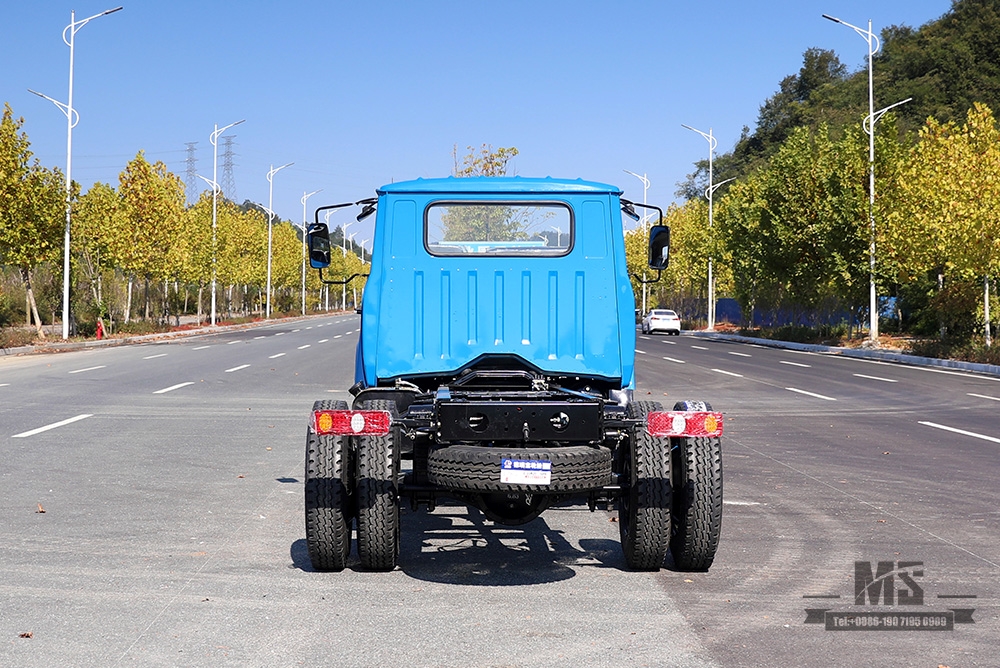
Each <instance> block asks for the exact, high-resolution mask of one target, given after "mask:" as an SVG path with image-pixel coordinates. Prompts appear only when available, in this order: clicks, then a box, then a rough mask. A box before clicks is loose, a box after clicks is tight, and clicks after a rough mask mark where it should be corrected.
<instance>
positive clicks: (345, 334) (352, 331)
mask: <svg viewBox="0 0 1000 668" xmlns="http://www.w3.org/2000/svg"><path fill="white" fill-rule="evenodd" d="M353 333H354V330H353V329H352V330H350V331H348V332H344V336H347V335H348V334H353Z"/></svg>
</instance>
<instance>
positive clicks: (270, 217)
mask: <svg viewBox="0 0 1000 668" xmlns="http://www.w3.org/2000/svg"><path fill="white" fill-rule="evenodd" d="M294 164H295V163H294V162H287V163H285V164H284V165H282V166H281V167H278V168H277V169H275V167H274V165H271V170H270V171H269V172H268V173H267V295H266V299H267V307H266V308H265V310H264V318H265V319H269V318H270V317H271V236H272V234H271V233H272V227H273V225H274V205H273V202H274V175H275V174H277V173H278V172H280V171H281V170H283V169H284V168H285V167H291V166H292V165H294Z"/></svg>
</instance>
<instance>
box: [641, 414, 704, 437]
mask: <svg viewBox="0 0 1000 668" xmlns="http://www.w3.org/2000/svg"><path fill="white" fill-rule="evenodd" d="M646 431H647V432H649V435H650V436H656V437H658V438H662V437H666V436H713V437H714V436H722V413H712V412H707V411H662V412H654V413H650V414H649V415H648V416H646Z"/></svg>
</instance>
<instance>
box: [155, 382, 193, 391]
mask: <svg viewBox="0 0 1000 668" xmlns="http://www.w3.org/2000/svg"><path fill="white" fill-rule="evenodd" d="M188 385H194V381H188V382H186V383H177V384H176V385H171V386H170V387H165V388H163V389H162V390H157V391H156V392H153V394H166V393H167V392H173V391H174V390H179V389H180V388H182V387H187V386H188Z"/></svg>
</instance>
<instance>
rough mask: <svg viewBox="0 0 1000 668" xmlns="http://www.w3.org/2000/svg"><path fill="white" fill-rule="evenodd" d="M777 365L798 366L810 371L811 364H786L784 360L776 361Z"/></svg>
mask: <svg viewBox="0 0 1000 668" xmlns="http://www.w3.org/2000/svg"><path fill="white" fill-rule="evenodd" d="M778 364H787V365H788V366H800V367H803V368H805V369H811V368H812V364H800V363H798V362H786V361H785V360H778Z"/></svg>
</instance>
